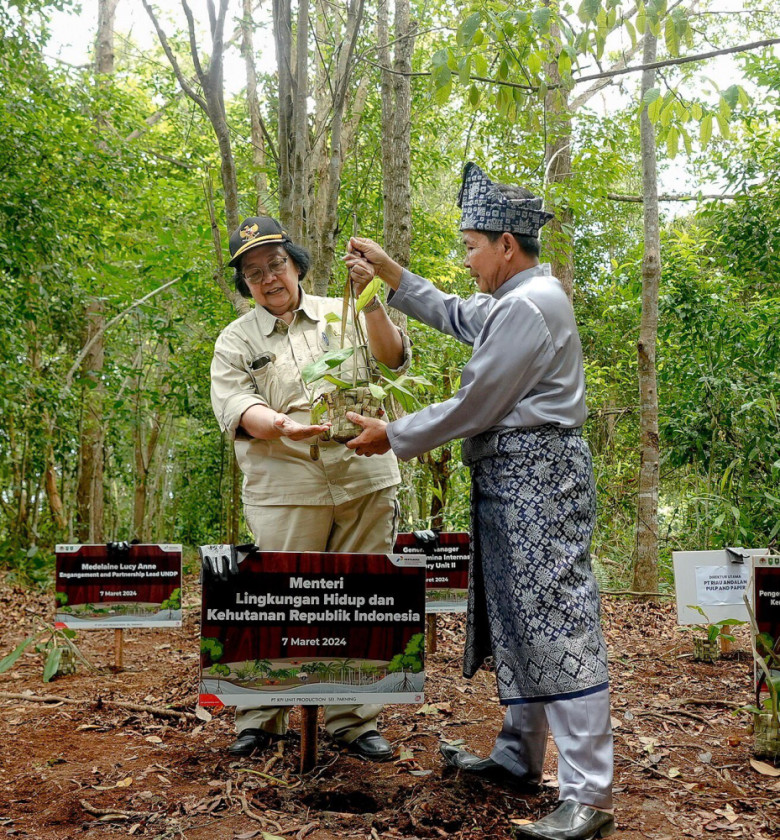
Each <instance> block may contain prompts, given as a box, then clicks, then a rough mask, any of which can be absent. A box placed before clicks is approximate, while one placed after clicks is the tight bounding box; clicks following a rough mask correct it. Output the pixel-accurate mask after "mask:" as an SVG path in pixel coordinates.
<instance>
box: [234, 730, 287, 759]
mask: <svg viewBox="0 0 780 840" xmlns="http://www.w3.org/2000/svg"><path fill="white" fill-rule="evenodd" d="M283 737H284V735H277V734H275V733H274V732H266V731H265V729H242V730H241V731H240V732H239V733H238V738H236V740H235V741H233V743H232V744H231V745H230V746H229V747H228V752H229V753H230V754H231V755H237V756H246V755H252V753H253V752H254V751H255V750H261V751H262V750H267V749H268V748H269V747H270V746H272V745H273V744H275V743H276V742H277V741H279V740H280V739H281V738H283Z"/></svg>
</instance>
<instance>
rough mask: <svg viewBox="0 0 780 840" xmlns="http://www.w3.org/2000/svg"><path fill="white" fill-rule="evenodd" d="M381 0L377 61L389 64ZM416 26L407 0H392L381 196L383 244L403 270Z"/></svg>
mask: <svg viewBox="0 0 780 840" xmlns="http://www.w3.org/2000/svg"><path fill="white" fill-rule="evenodd" d="M388 2H389V0H382V2H381V3H380V7H379V10H378V13H377V39H378V41H379V51H378V55H379V63H380V64H381V65H382V66H383V67H390V66H391V59H390V48H389V43H390V33H389V29H388V23H387V4H388ZM415 30H416V23H415V22H414V21H412V19H411V14H410V8H409V0H396V3H395V22H394V32H393V41H394V42H395V47H394V50H395V52H394V58H393V61H392V67H393V71H394V72H393V73H390V72H389V71H387V70H383V71H382V192H383V198H384V208H385V213H384V231H383V233H384V246H385V249H386V250H387V253H388V254H389V255H390V256H391V257H392V258H393V259H394V260H396V261H397V262H398V263H400V264H401V265H402V266H404V267H406V266H408V265H409V260H410V257H411V253H412V200H411V167H412V161H411V131H412V89H411V78H410V74H411V70H412V53H413V51H414V41H415Z"/></svg>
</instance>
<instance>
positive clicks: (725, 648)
mask: <svg viewBox="0 0 780 840" xmlns="http://www.w3.org/2000/svg"><path fill="white" fill-rule="evenodd" d="M732 629H733V628H731V627H721V628H720V652H721V653H731V651H732V650H734V643H733V642H732V641H731V639H727V638H726V636H727V635H731V631H732Z"/></svg>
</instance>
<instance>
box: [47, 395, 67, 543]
mask: <svg viewBox="0 0 780 840" xmlns="http://www.w3.org/2000/svg"><path fill="white" fill-rule="evenodd" d="M43 423H44V426H45V428H46V463H45V472H46V475H45V487H46V498H47V499H48V501H49V509H50V510H51V515H52V519H54V525H55V527H56V528H57V530H58V531H59V532H60V533H61V534H62V535H63V536H64V535H65V530H66V528H67V522H66V521H65V513H64V506H63V504H62V496H61V495H60V491H59V488H58V487H57V468H56V463H55V459H54V443H53V439H54V423H53V422H52V419H51V416H50V415H49V412H48V411H46V410H45V411H44V413H43Z"/></svg>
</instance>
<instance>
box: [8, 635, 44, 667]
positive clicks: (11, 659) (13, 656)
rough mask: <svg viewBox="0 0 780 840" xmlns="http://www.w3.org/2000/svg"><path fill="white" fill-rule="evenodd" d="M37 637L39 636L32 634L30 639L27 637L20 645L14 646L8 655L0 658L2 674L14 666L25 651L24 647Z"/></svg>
mask: <svg viewBox="0 0 780 840" xmlns="http://www.w3.org/2000/svg"><path fill="white" fill-rule="evenodd" d="M37 638H38V637H37V636H30V637H29V639H25V640H24V641H23V642H22V643H21V644H20V645H19V646H18V647H16V648H14V649H13V650H12V651H11V653H9V654H8V656H6V657H5V658H4V659H2V660H0V674H2V673H4V672H5V671H7V670H8V669H9V668H11V667H13V665H14V663H15V662H16V660H17V659H18V658H19V657H20V656H21V655H22V654H23V653H24V649H25V648H26V647H28V645H31V644H32V643H33V642H34V641H35V640H36V639H37Z"/></svg>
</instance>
